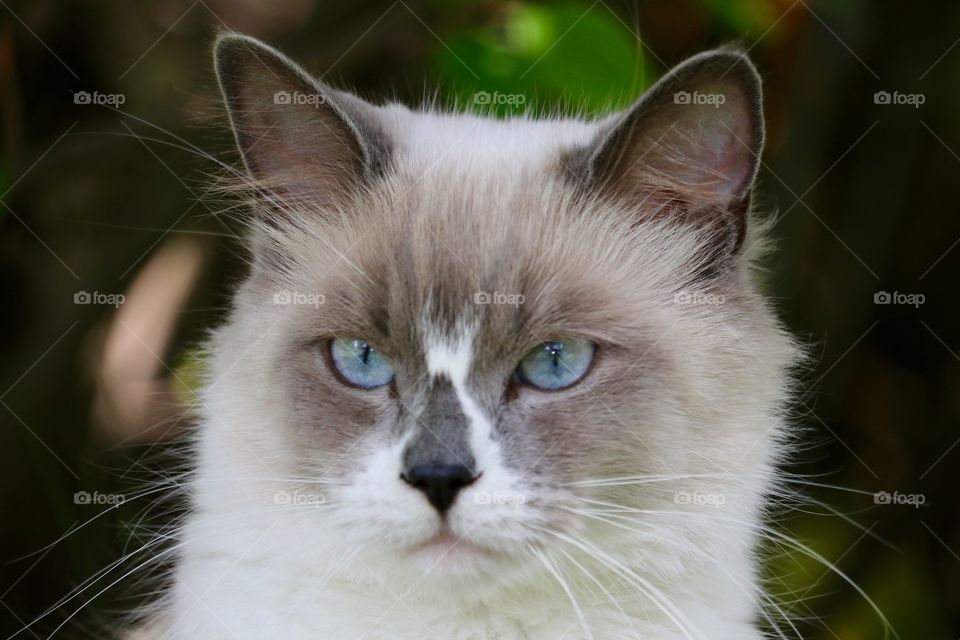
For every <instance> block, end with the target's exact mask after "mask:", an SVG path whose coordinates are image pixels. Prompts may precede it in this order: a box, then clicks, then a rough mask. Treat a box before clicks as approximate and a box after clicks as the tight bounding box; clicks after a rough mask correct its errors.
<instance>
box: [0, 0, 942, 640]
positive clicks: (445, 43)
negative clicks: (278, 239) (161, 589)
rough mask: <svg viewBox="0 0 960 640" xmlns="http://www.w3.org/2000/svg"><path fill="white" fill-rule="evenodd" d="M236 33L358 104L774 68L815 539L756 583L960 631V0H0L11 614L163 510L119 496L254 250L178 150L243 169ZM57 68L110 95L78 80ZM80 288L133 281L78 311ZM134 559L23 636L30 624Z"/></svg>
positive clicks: (166, 431) (849, 611) (126, 596)
mask: <svg viewBox="0 0 960 640" xmlns="http://www.w3.org/2000/svg"><path fill="white" fill-rule="evenodd" d="M224 28H230V29H236V30H241V31H245V32H247V33H250V34H252V35H256V36H258V37H261V38H263V39H265V40H267V41H269V42H271V43H273V44H275V45H277V46H278V47H280V48H282V49H283V50H284V51H285V52H287V53H289V54H290V55H291V56H292V57H293V58H295V59H297V60H298V61H300V62H302V63H303V64H304V66H305V67H306V68H308V69H310V70H311V71H313V72H315V73H317V74H318V75H319V74H322V75H324V77H325V79H326V80H327V81H329V82H333V83H335V84H342V85H345V86H348V87H351V88H354V89H356V90H357V91H359V92H360V94H361V95H363V96H365V97H367V98H370V99H374V100H380V99H384V98H386V97H397V98H398V99H401V100H404V101H407V102H418V101H419V100H420V99H421V98H422V97H423V96H424V95H432V94H433V92H437V94H438V95H439V96H440V97H442V98H444V99H449V98H453V97H457V98H458V99H459V100H460V102H461V103H462V104H468V103H469V102H470V100H471V98H472V96H473V95H474V94H475V92H477V91H486V92H489V93H491V94H492V93H493V92H495V91H500V92H502V93H509V94H520V95H523V96H524V99H525V100H526V106H527V107H530V108H534V109H537V108H540V109H552V108H556V107H557V106H558V105H565V106H566V107H568V108H569V107H579V108H584V109H586V110H588V111H590V112H597V111H600V110H603V109H605V108H608V107H611V106H612V107H617V106H623V105H625V104H627V103H628V102H629V101H630V100H631V99H632V98H634V97H636V95H638V94H639V92H640V91H642V89H643V88H644V87H646V86H648V85H649V84H650V83H651V82H652V81H653V80H654V79H655V78H656V77H657V76H658V75H660V74H661V73H663V71H664V70H665V68H666V67H667V66H669V65H673V64H675V63H677V62H679V61H680V60H681V59H683V58H684V57H686V56H687V55H690V54H693V53H696V52H698V51H700V50H703V49H705V48H708V47H711V46H716V45H719V44H723V43H727V42H731V41H738V42H740V43H742V45H743V46H744V47H746V48H748V49H749V50H750V54H751V56H752V57H753V58H754V59H755V60H756V62H757V64H758V66H759V68H760V70H761V73H762V75H763V76H764V79H765V86H766V91H767V95H766V113H767V119H768V132H769V142H768V146H767V149H766V156H765V167H764V170H763V173H762V175H761V185H760V194H761V195H760V198H761V202H763V203H764V204H765V209H766V210H768V211H769V212H770V214H769V215H772V216H773V217H774V218H775V220H776V223H775V224H774V226H773V235H774V237H775V238H776V240H777V242H778V246H779V251H778V252H777V253H776V254H775V255H774V257H773V259H771V260H770V261H769V263H768V265H767V266H768V268H769V281H770V289H771V292H772V295H773V296H774V297H775V300H776V302H777V305H778V307H779V309H780V310H781V313H782V316H783V317H784V319H785V320H786V322H787V323H788V325H789V326H790V327H791V328H792V329H793V330H794V331H795V332H796V333H797V334H798V335H800V336H801V337H802V339H803V341H804V342H805V343H806V344H807V345H808V346H809V348H810V351H811V354H812V356H813V357H812V361H811V363H810V367H809V369H808V370H807V371H805V372H804V373H803V376H802V377H803V382H804V393H803V395H802V399H801V401H800V402H799V403H798V404H797V406H796V414H797V418H796V422H797V424H798V425H800V426H802V427H803V428H805V429H806V433H805V436H804V438H803V442H804V443H805V444H806V445H807V446H804V447H803V448H802V449H801V450H800V451H798V454H797V456H796V462H795V464H793V465H792V466H791V468H790V472H791V473H792V474H795V476H794V477H795V478H796V480H795V481H794V482H792V483H791V484H790V486H791V487H792V488H794V489H796V490H798V491H802V492H804V493H805V494H806V495H807V496H808V497H809V498H810V500H809V501H808V502H807V503H806V504H805V505H804V506H802V508H800V509H794V510H792V511H791V512H790V513H789V514H788V515H787V517H786V518H785V519H784V527H785V528H786V530H787V531H788V532H789V533H790V535H792V536H794V537H795V538H796V539H797V540H799V541H800V542H802V544H803V545H804V547H803V548H801V549H798V548H797V547H796V546H792V545H790V544H786V543H784V542H783V541H780V540H778V541H777V542H776V543H775V544H771V545H770V548H771V555H772V556H773V558H772V559H771V560H770V565H771V566H770V573H771V575H776V576H778V577H777V579H774V580H772V581H771V590H772V591H773V592H774V593H777V594H780V596H781V597H782V599H783V600H784V601H785V603H786V607H787V608H788V609H789V610H790V611H792V613H793V614H794V615H795V616H796V618H797V619H798V620H797V622H796V623H795V624H796V625H797V628H798V629H799V631H800V632H801V633H802V634H803V635H804V636H805V637H808V638H818V639H819V638H822V639H830V638H837V639H843V640H847V639H858V638H864V639H867V638H869V639H873V638H880V637H882V635H883V625H882V623H881V621H880V619H879V617H878V616H877V614H876V613H875V612H874V611H873V610H872V609H871V607H870V606H869V604H868V603H867V602H866V600H865V599H864V597H863V596H862V595H861V594H860V593H858V590H857V589H855V588H854V587H852V586H851V585H850V584H848V583H847V582H846V581H845V580H844V579H843V578H841V577H840V576H838V575H837V573H836V572H833V571H831V570H829V569H827V568H826V567H825V566H824V563H827V564H831V565H835V566H836V568H837V569H839V571H841V572H843V573H844V574H846V575H847V576H849V578H850V580H851V581H852V582H854V583H856V584H857V585H858V586H859V588H860V589H862V590H863V592H865V593H866V594H868V595H869V597H870V598H872V599H873V600H874V601H875V602H876V604H877V606H878V607H879V608H880V609H881V610H882V611H883V612H884V613H885V614H886V616H887V618H888V619H889V621H890V623H891V625H892V626H893V629H894V630H895V631H896V633H897V634H898V635H899V637H901V638H904V639H910V638H920V639H927V638H934V639H948V638H956V637H958V635H960V555H958V554H960V526H958V522H957V517H956V512H957V510H958V509H957V507H958V504H957V494H958V490H957V486H958V482H957V479H956V470H957V468H958V465H960V447H956V446H955V445H957V441H958V438H960V430H958V429H957V425H958V424H960V394H958V390H960V357H958V353H960V328H958V323H957V304H956V297H957V295H958V288H957V286H956V280H957V277H958V275H960V274H958V267H960V248H958V246H957V245H958V243H960V216H958V215H957V214H958V208H960V205H958V201H960V198H958V186H960V157H958V153H960V126H958V122H960V119H958V108H960V82H958V81H957V80H958V78H960V46H958V39H960V3H947V2H942V3H933V2H927V3H925V2H917V3H904V2H883V3H881V2H873V3H871V2H866V1H865V0H861V1H859V2H848V1H841V0H836V1H828V0H823V1H808V2H804V1H802V0H798V1H796V2H793V1H791V0H745V1H740V2H723V1H722V0H682V1H677V0H657V1H640V2H634V3H627V2H622V1H620V2H618V1H616V0H598V1H597V2H594V3H592V4H591V2H589V1H582V2H581V1H571V2H563V3H549V4H548V3H533V2H530V3H526V2H506V1H486V2H456V1H447V2H439V1H418V0H400V1H398V2H395V3H394V4H392V5H391V4H390V3H388V2H385V3H377V2H367V1H365V0H354V1H351V2H339V3H333V2H317V1H314V0H275V1H272V2H261V1H257V0H238V1H232V2H230V1H227V0H197V1H196V2H191V0H156V1H150V2H129V1H127V0H100V1H97V2H89V1H87V2H79V1H78V2H70V1H67V0H63V1H59V2H57V1H53V0H29V1H25V2H13V1H12V0H2V1H0V116H2V121H0V127H2V147H0V202H2V206H0V308H2V314H0V345H2V354H3V355H2V358H0V402H2V404H0V474H2V479H0V504H2V509H3V511H2V515H3V523H2V532H0V631H4V632H6V633H5V634H4V635H5V636H6V635H9V634H11V633H14V632H15V631H17V630H19V629H20V628H21V627H22V626H23V625H24V624H26V623H27V622H29V621H31V620H32V619H33V618H35V617H37V616H38V615H40V614H41V613H43V612H45V611H46V610H47V609H48V608H49V607H51V606H52V605H55V604H56V603H57V601H58V599H59V598H61V597H62V596H64V595H66V594H67V593H69V592H70V591H71V590H72V589H74V588H76V587H78V585H80V584H81V583H82V582H83V581H84V580H85V579H87V578H88V577H90V576H93V575H94V574H95V573H96V572H97V571H98V570H99V569H101V568H104V567H108V566H109V565H110V563H111V562H112V561H113V560H114V559H115V558H117V557H118V556H119V555H120V554H121V553H122V552H123V551H124V550H125V549H126V550H127V551H134V550H136V549H138V548H140V546H141V545H142V544H143V542H144V541H145V540H146V539H147V538H146V535H147V533H148V531H149V527H150V526H151V525H154V526H155V525H157V523H161V524H162V523H163V522H164V521H165V520H164V518H165V517H166V516H165V514H167V513H168V512H170V511H171V510H175V509H176V506H177V505H176V503H169V504H168V503H162V502H161V503H156V502H154V498H155V497H156V496H155V495H153V494H149V495H145V496H140V497H138V496H139V493H138V492H140V490H141V489H142V488H143V487H142V485H141V484H140V483H141V482H143V481H145V480H149V479H151V478H152V479H154V480H155V479H157V478H165V477H168V476H167V475H166V472H165V471H164V469H165V468H166V467H165V466H164V463H163V453H164V452H165V451H168V450H170V449H171V447H173V448H175V445H171V444H168V443H175V442H176V440H177V437H178V436H179V435H182V433H183V432H184V426H185V425H187V424H188V423H189V418H188V417H185V418H180V417H178V416H180V415H182V411H181V409H179V408H177V406H176V405H175V400H176V399H177V398H179V399H181V400H185V401H187V402H189V400H190V399H191V396H190V394H191V391H190V387H191V376H193V375H195V374H196V371H195V369H196V367H195V366H194V364H193V363H194V361H195V360H194V358H193V356H194V355H195V354H196V351H195V347H196V344H197V343H198V341H199V340H200V339H202V337H203V334H204V330H205V328H206V327H209V326H211V324H213V323H215V322H216V321H217V319H218V318H219V317H220V316H221V314H222V309H223V307H224V305H225V303H226V301H227V299H228V295H229V292H230V290H231V288H232V286H233V283H234V282H235V281H236V278H237V277H239V275H240V274H241V273H242V270H241V268H240V262H241V261H240V259H239V256H240V255H241V254H240V252H239V249H238V244H237V242H236V240H235V239H234V238H233V237H231V236H232V235H233V234H234V233H236V232H237V229H238V227H237V225H236V223H235V221H234V220H233V218H232V216H231V215H228V214H227V213H223V214H218V211H221V208H220V207H221V206H222V203H220V202H218V201H217V200H216V199H210V198H207V197H206V196H205V191H206V190H207V188H208V187H209V186H210V185H211V184H212V183H213V182H214V180H215V176H216V174H217V166H216V164H215V163H214V162H212V161H211V160H210V159H205V158H203V157H202V154H201V153H200V152H199V151H198V150H202V151H203V152H209V153H211V154H212V155H213V156H215V157H217V158H220V159H224V160H226V161H228V162H235V161H236V156H235V155H234V154H233V152H232V149H231V147H230V144H231V140H230V136H229V134H228V132H227V131H226V129H225V128H224V126H223V119H222V113H220V111H219V102H218V101H219V96H218V95H217V92H216V85H215V80H214V78H213V75H212V73H211V71H210V67H211V64H210V44H211V42H212V39H213V37H214V36H215V34H216V33H217V32H218V31H220V30H222V29H224ZM77 91H87V92H90V93H91V94H92V93H93V92H94V91H98V92H100V94H120V95H122V97H123V98H122V99H123V103H122V104H120V105H119V110H117V109H112V108H110V106H109V105H106V106H104V105H93V104H77V103H76V99H75V95H76V94H75V92H77ZM877 92H888V93H889V94H890V95H891V96H894V97H893V98H892V99H891V102H897V101H899V100H906V101H907V102H912V103H917V102H920V101H922V104H920V105H916V104H909V103H903V104H883V103H882V100H880V101H879V102H880V103H879V104H878V99H877V98H876V94H877ZM894 92H897V93H896V94H894ZM902 96H907V97H902ZM515 111H517V110H516V109H515V108H514V107H511V106H509V105H506V106H504V107H502V108H501V109H500V112H501V115H504V116H509V115H510V114H511V113H513V112H515ZM190 145H196V147H197V149H194V148H192V147H191V146H190ZM233 213H236V212H233ZM81 291H86V292H98V293H99V294H102V295H111V294H113V295H115V294H123V295H124V296H125V303H124V304H123V305H122V306H121V307H120V309H119V310H116V309H115V308H114V307H113V306H110V305H107V304H76V303H75V295H76V294H77V293H78V292H81ZM878 292H889V293H891V294H893V293H894V292H898V293H899V294H901V296H900V297H899V298H898V299H900V300H904V298H903V296H904V295H913V296H914V297H913V298H910V299H911V300H913V301H915V302H917V301H919V300H920V299H919V298H917V297H916V296H917V294H919V295H922V296H923V298H922V304H913V305H911V304H902V303H901V304H898V303H893V304H877V303H875V297H876V295H877V294H878ZM78 491H86V492H88V493H90V494H93V493H94V492H99V494H96V495H98V496H99V497H98V498H94V499H93V500H94V501H96V500H101V501H103V500H106V501H109V500H114V501H115V500H117V496H122V497H123V498H125V499H126V502H125V503H124V504H123V505H122V506H120V507H119V508H116V509H113V508H110V506H111V503H109V502H101V504H82V500H78V499H76V498H75V493H76V492H78ZM880 491H885V492H887V493H888V494H890V495H893V494H894V492H898V493H897V497H896V498H894V499H893V502H897V501H900V502H908V503H917V502H922V503H923V504H922V505H920V506H915V505H914V504H883V503H882V502H883V500H882V499H881V500H878V499H877V497H876V492H880ZM78 502H81V503H80V504H78ZM878 502H880V504H878ZM88 521H89V522H88ZM84 523H87V524H85V525H84ZM81 525H84V526H83V527H82V528H78V527H80V526H81ZM68 532H70V534H69V535H65V534H67V533H68ZM55 541H57V542H56V544H51V543H53V542H55ZM146 553H148V554H149V551H147V552H146ZM28 554H29V555H28ZM812 556H816V557H812ZM141 557H144V556H141ZM147 557H149V556H147ZM818 558H819V559H818ZM821 560H822V561H821ZM126 566H127V568H130V567H131V565H126ZM122 573H123V569H122V568H117V569H116V570H113V571H111V572H109V573H108V574H107V575H105V576H103V577H101V578H100V579H99V580H98V581H97V582H96V583H94V584H93V585H92V586H90V588H89V589H88V590H87V591H85V592H83V594H82V595H81V596H79V598H78V599H77V600H74V601H72V602H70V603H67V604H66V605H64V606H61V607H57V608H54V609H53V610H52V611H51V612H50V614H49V615H48V616H47V617H45V618H43V619H42V620H40V621H39V622H37V623H36V624H35V625H34V626H33V627H32V628H31V629H30V630H27V631H23V632H21V633H20V634H19V636H18V637H20V638H29V637H41V638H42V637H47V636H48V635H49V634H50V633H51V632H52V631H53V630H54V629H55V628H56V627H57V625H59V624H60V623H62V622H64V621H65V620H66V619H67V617H68V616H69V615H70V614H71V613H73V611H74V610H75V609H76V608H78V607H79V605H80V604H81V603H82V602H83V601H86V600H88V599H91V598H93V596H94V595H96V594H98V593H99V592H100V591H101V589H103V588H104V587H106V586H107V585H109V584H110V583H112V582H113V581H114V580H115V579H116V578H119V577H120V576H121V575H122ZM136 593H137V588H136V587H135V586H129V583H128V582H122V583H121V584H120V586H119V588H115V589H110V590H107V592H106V593H104V594H103V595H99V596H97V597H96V598H95V599H94V605H93V607H92V608H90V610H88V611H85V612H82V613H81V614H79V615H77V616H76V617H74V618H73V619H72V620H70V621H69V622H68V623H67V624H66V625H65V626H64V627H63V628H62V629H61V630H59V631H58V632H57V633H56V637H92V636H95V635H99V632H98V631H97V629H98V628H99V627H98V625H100V624H102V623H103V621H104V620H106V619H109V617H110V615H111V613H112V612H114V611H116V610H122V609H124V608H126V607H129V606H130V605H132V604H134V603H135V601H136V600H135V594H136ZM787 632H788V634H789V633H793V631H792V630H790V629H789V628H787Z"/></svg>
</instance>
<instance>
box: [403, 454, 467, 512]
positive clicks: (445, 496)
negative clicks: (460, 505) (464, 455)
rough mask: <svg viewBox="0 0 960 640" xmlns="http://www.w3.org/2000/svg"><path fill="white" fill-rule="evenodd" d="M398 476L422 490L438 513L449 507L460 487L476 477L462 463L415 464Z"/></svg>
mask: <svg viewBox="0 0 960 640" xmlns="http://www.w3.org/2000/svg"><path fill="white" fill-rule="evenodd" d="M400 477H401V478H403V481H404V482H406V483H407V484H409V485H410V486H412V487H415V488H417V489H419V490H420V491H423V493H424V494H426V496H427V500H429V501H430V504H432V505H433V506H434V507H435V508H436V510H437V511H439V512H440V513H445V512H446V511H447V509H449V508H450V505H452V504H453V501H454V500H456V499H457V493H459V492H460V489H462V488H464V487H465V486H467V485H468V484H470V483H472V482H473V481H474V480H476V479H477V476H475V475H474V474H473V472H472V471H470V469H468V468H467V467H466V465H462V464H437V465H434V464H423V465H416V466H413V467H410V468H409V469H408V470H407V471H405V472H404V473H402V474H401V475H400Z"/></svg>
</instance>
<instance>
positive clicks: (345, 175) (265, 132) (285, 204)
mask: <svg viewBox="0 0 960 640" xmlns="http://www.w3.org/2000/svg"><path fill="white" fill-rule="evenodd" d="M214 63H215V67H216V72H217V78H218V81H219V83H220V89H221V91H222V92H223V98H224V102H225V103H226V107H227V111H228V113H229V116H230V122H231V124H232V126H233V132H234V136H235V137H236V141H237V146H238V147H239V149H240V153H241V155H242V156H243V161H244V164H245V166H246V169H247V172H248V173H249V176H250V178H252V182H253V185H254V187H255V190H256V192H257V194H258V195H260V196H265V200H266V203H267V205H268V207H269V208H271V209H274V210H279V211H280V213H281V214H283V213H287V214H289V213H291V212H292V211H298V210H312V209H316V208H322V207H325V206H335V204H336V202H337V201H338V200H339V199H341V198H345V197H349V196H350V195H351V194H352V193H353V192H354V191H355V190H356V189H358V188H359V187H361V186H362V185H363V184H364V183H365V182H366V181H367V180H369V179H370V178H371V177H372V176H373V174H375V173H376V172H377V171H378V169H380V168H382V165H383V162H384V157H385V151H384V149H383V145H382V136H380V135H379V133H378V132H376V131H372V129H373V128H374V127H373V122H372V118H371V117H370V110H371V109H372V108H371V107H370V106H369V105H367V104H366V103H363V102H362V101H361V100H359V99H358V98H355V97H353V96H351V95H349V94H346V93H343V92H340V91H336V90H334V89H332V88H330V87H328V86H326V85H324V84H323V83H321V82H319V81H317V80H315V79H313V78H312V77H310V75H308V74H307V73H306V72H305V71H303V69H301V68H300V67H299V66H297V65H296V64H295V63H294V62H292V61H291V60H290V59H288V58H287V57H286V56H284V55H283V54H282V53H280V52H279V51H277V50H276V49H273V48H272V47H269V46H267V45H265V44H263V43H262V42H260V41H258V40H255V39H254V38H250V37H248V36H244V35H239V34H232V33H231V34H225V35H222V36H220V37H219V38H218V39H217V42H216V45H215V47H214Z"/></svg>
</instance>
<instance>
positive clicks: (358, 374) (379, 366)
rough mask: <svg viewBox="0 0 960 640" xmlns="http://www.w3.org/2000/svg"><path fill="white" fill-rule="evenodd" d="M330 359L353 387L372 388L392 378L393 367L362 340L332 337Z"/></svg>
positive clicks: (380, 385) (388, 381)
mask: <svg viewBox="0 0 960 640" xmlns="http://www.w3.org/2000/svg"><path fill="white" fill-rule="evenodd" d="M330 359H331V360H333V366H334V367H336V369H337V372H338V373H339V374H340V375H341V376H342V377H343V379H344V380H346V381H347V382H348V383H350V384H352V385H353V386H355V387H360V388H362V389H373V388H375V387H382V386H383V385H385V384H389V383H390V382H391V381H392V380H393V367H391V366H390V363H389V362H387V359H386V358H384V357H383V356H382V355H380V353H379V352H378V351H377V350H376V349H374V348H373V347H371V346H370V345H369V344H367V343H366V342H365V341H363V340H355V339H350V338H334V339H333V340H331V341H330Z"/></svg>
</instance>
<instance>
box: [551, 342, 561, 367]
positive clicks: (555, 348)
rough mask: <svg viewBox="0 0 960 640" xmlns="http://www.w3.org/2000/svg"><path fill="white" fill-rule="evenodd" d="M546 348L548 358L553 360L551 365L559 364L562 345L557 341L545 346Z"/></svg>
mask: <svg viewBox="0 0 960 640" xmlns="http://www.w3.org/2000/svg"><path fill="white" fill-rule="evenodd" d="M547 350H548V351H549V352H550V358H551V359H552V360H553V366H554V367H557V366H559V364H560V356H561V355H562V353H563V345H562V344H560V343H559V342H553V343H550V344H549V345H548V346H547Z"/></svg>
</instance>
